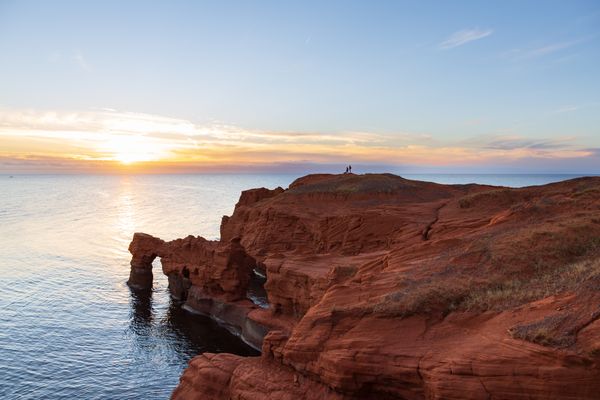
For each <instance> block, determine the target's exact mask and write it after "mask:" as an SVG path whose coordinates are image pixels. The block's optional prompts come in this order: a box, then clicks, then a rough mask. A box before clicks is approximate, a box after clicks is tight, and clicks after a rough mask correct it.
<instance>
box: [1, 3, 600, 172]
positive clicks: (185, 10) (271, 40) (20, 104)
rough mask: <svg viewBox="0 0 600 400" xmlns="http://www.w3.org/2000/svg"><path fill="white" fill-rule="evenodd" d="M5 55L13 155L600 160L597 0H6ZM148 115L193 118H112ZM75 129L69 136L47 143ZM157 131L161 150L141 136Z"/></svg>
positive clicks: (580, 168)
mask: <svg viewBox="0 0 600 400" xmlns="http://www.w3.org/2000/svg"><path fill="white" fill-rule="evenodd" d="M0 54H1V56H0V57H1V59H0V61H1V62H0V110H1V112H0V126H1V127H3V130H0V139H1V138H2V137H4V138H5V140H3V141H4V143H5V144H4V145H2V144H0V157H3V159H4V160H11V162H12V164H7V165H15V164H14V162H15V160H25V161H27V162H36V161H38V162H39V160H45V159H47V158H59V159H61V160H62V159H64V160H70V161H72V162H73V163H74V164H77V163H81V162H84V161H93V162H101V161H110V160H114V159H126V160H127V161H135V162H137V161H144V162H148V161H158V160H159V159H160V160H162V161H164V160H165V159H169V160H172V161H173V162H175V161H176V160H179V161H185V162H186V163H187V164H186V165H192V164H194V163H196V164H198V165H201V164H202V162H209V161H210V162H213V163H214V162H219V163H223V164H226V163H227V162H229V161H228V160H230V159H232V158H233V159H235V158H236V157H239V154H241V153H244V154H246V153H248V154H250V156H248V157H254V158H249V160H250V162H252V161H255V162H256V163H260V164H267V163H268V159H269V157H270V156H271V155H273V154H275V155H280V154H281V153H282V151H283V152H284V153H285V154H286V155H287V156H288V157H287V158H286V157H275V158H276V159H274V161H275V162H279V163H281V162H288V161H289V162H294V163H298V162H307V163H308V162H310V163H315V162H316V163H336V162H341V161H342V159H343V160H345V159H348V160H350V161H354V162H363V163H367V164H368V163H378V164H381V163H383V164H395V165H414V166H422V167H423V168H425V169H426V168H429V167H431V166H435V167H436V168H439V169H444V168H449V169H453V170H456V169H468V168H471V167H474V166H478V167H479V168H483V167H485V168H488V169H491V170H494V168H496V167H497V169H498V170H499V171H501V170H503V168H504V169H507V168H508V169H507V170H510V168H511V166H515V165H517V166H519V168H522V169H525V170H527V169H531V170H532V171H534V170H535V171H536V172H540V171H544V170H548V171H550V172H589V173H593V172H595V173H600V165H599V164H598V163H597V162H598V161H599V160H600V158H599V157H598V154H599V152H600V151H599V149H600V132H599V130H600V128H599V127H600V124H599V122H600V118H599V115H600V94H599V93H600V79H599V73H598V71H599V70H600V3H598V2H597V1H562V2H553V1H543V2H542V1H498V2H489V1H472V2H458V1H457V2H442V1H438V2H426V1H419V2H416V1H415V2H404V1H394V2H384V1H379V2H370V1H363V2H356V1H340V2H335V1H328V2H306V1H303V2H267V1H243V2H230V1H214V2H201V1H198V2H192V1H172V2H166V1H164V2H158V1H143V2H142V1H119V2H116V1H98V2H91V1H85V2H77V1H71V2H65V1H52V2H46V1H18V2H17V1H6V0H5V1H0ZM107 114H108V117H107ZM49 115H50V116H52V118H51V119H53V121H54V122H55V123H58V122H56V121H59V125H60V126H61V129H60V130H59V131H60V132H64V131H68V132H71V134H69V135H62V136H61V135H59V134H57V133H56V132H57V129H56V127H55V126H54V125H52V124H50V125H52V126H45V125H44V124H45V123H46V122H47V121H48V119H49V117H48V116H49ZM140 115H143V116H145V117H144V118H145V120H148V119H152V118H157V119H159V120H160V121H163V119H164V118H169V119H171V120H170V121H171V122H174V124H175V125H177V126H180V125H181V124H191V125H190V126H193V129H195V131H194V132H195V133H191V134H190V133H189V132H187V131H186V132H184V133H182V132H179V131H177V130H175V131H173V132H171V133H172V134H173V136H174V141H173V142H172V145H169V143H166V142H165V141H164V140H163V139H165V138H164V136H165V135H168V134H169V133H170V132H166V131H168V130H169V129H170V128H168V127H164V126H163V127H162V128H161V129H159V130H160V131H161V136H159V137H158V138H157V137H154V136H153V133H152V132H141V131H140V130H139V129H134V132H133V133H132V132H131V131H128V130H126V129H123V130H118V129H116V128H114V124H113V125H110V124H109V125H110V128H107V122H106V120H107V118H108V119H111V121H112V120H115V119H118V118H122V120H123V121H126V123H124V124H125V125H128V124H129V122H127V121H130V119H131V117H132V116H134V119H135V120H139V118H138V117H139V116H140ZM90 120H92V121H93V123H90ZM176 121H178V122H176ZM69 124H70V125H69ZM77 124H80V127H79V128H78V127H76V126H74V125H77ZM67 125H68V126H67ZM99 126H100V128H98V127H99ZM128 126H129V125H128ZM32 127H33V128H32ZM34 128H35V129H34ZM94 129H95V130H94ZM149 129H150V130H152V129H153V128H152V127H150V128H149ZM211 129H212V131H211ZM49 131H50V132H51V133H48V132H49ZM209 131H210V132H209ZM223 131H225V133H223ZM231 131H235V132H236V133H235V134H231ZM15 132H17V133H15ZM44 132H45V133H44ZM74 132H75V133H76V132H80V133H81V135H80V137H81V138H84V137H91V138H92V139H90V140H91V142H89V143H87V144H86V143H80V142H81V140H84V139H81V140H79V141H78V137H77V135H76V134H74ZM198 132H200V133H198ZM207 132H209V133H207ZM245 133H247V134H245ZM94 134H95V136H94ZM90 135H91V136H90ZM103 135H104V136H103ZM107 135H108V136H107ZM110 135H113V136H114V135H117V136H118V140H116V141H115V140H113V139H114V137H113V136H110ZM127 135H133V136H134V137H135V140H129V139H126V140H122V139H123V137H125V136H127ZM177 135H179V136H177ZM182 135H183V136H182ZM319 135H323V138H324V139H323V140H321V139H320V138H319ZM196 136H198V137H196ZM208 136H210V138H212V139H211V140H208V139H206V137H208ZM66 137H68V138H69V139H68V140H70V142H69V143H70V144H72V145H73V146H74V149H71V150H70V151H68V152H65V153H64V154H62V155H61V153H60V152H59V151H53V150H52V149H53V146H54V147H56V146H57V142H61V141H64V140H65V138H66ZM146 137H147V138H149V139H148V140H149V141H151V142H152V141H153V142H152V143H155V144H152V145H148V146H146V147H144V148H145V149H146V150H145V151H150V152H154V153H153V154H154V155H155V157H154V156H153V157H154V158H152V157H151V158H144V157H143V155H141V154H137V153H136V151H135V149H132V147H134V148H141V147H143V146H140V144H141V143H142V141H144V140H146V139H144V138H146ZM274 137H276V139H274ZM190 138H191V140H192V141H195V145H194V146H195V147H193V148H192V147H190V148H185V149H184V148H182V147H181V146H180V147H178V146H176V145H174V144H173V143H176V142H177V141H178V140H179V141H180V142H183V141H185V142H186V143H191V142H190ZM198 138H201V139H203V140H197V139H198ZM307 138H308V139H307ZM357 138H358V139H357ZM104 139H105V141H106V142H107V143H112V145H106V146H104V144H102V143H103V142H102V141H103V140H104ZM159 139H160V140H159ZM180 139H181V140H180ZM183 139H185V140H183ZM159 141H161V142H160V144H157V143H158V142H159ZM92 142H93V144H90V143H92ZM99 143H100V145H99ZM144 143H145V142H144ZM177 143H179V142H177ZM240 143H247V144H248V146H249V147H247V148H244V147H240V145H239V144H240ZM267 144H269V145H270V147H268V146H267ZM307 144H311V145H312V147H308V146H307V147H306V148H303V149H302V151H298V152H294V151H292V150H293V148H294V147H296V146H297V145H307ZM44 146H47V147H48V148H50V150H52V151H49V152H44V151H43V150H44ZM86 146H87V147H86ZM93 146H96V148H93ZM102 146H104V147H102ZM119 146H125V147H127V146H129V148H126V149H124V150H123V151H121V153H119V154H120V157H121V158H119V157H116V158H115V154H116V150H115V147H119ZM153 146H154V147H153ZM156 146H158V147H160V146H163V147H164V148H163V147H160V149H158V147H156ZM190 146H191V145H190ZM285 146H288V147H285ZM411 146H413V147H411ZM184 147H185V146H184ZM228 147H232V148H234V149H233V150H232V152H231V154H229V156H225V155H223V151H222V150H223V149H226V148H228ZM358 147H360V148H358ZM413 148H417V149H418V150H417V151H411V149H413ZM157 149H158V150H157ZM248 149H249V150H248ZM257 149H260V151H256V150H257ZM269 149H270V152H269ZM282 149H283V150H282ZM445 149H446V150H445ZM461 149H469V151H468V154H467V153H461V151H462V150H461ZM55 150H56V149H55ZM132 152H133V153H132ZM134 153H135V154H134ZM200 153H202V154H200ZM446 153H447V154H448V157H447V160H445V159H444V154H446ZM327 154H330V155H335V154H339V155H340V157H339V159H338V158H336V157H335V156H332V157H329V158H328V157H327ZM415 154H416V156H415ZM419 154H420V155H421V156H419ZM465 154H466V155H465ZM477 154H481V157H479V158H478V157H477ZM192 155H193V156H192ZM202 155H205V156H206V157H205V158H204V161H202V160H203V158H202ZM111 157H112V158H111ZM219 157H221V158H219ZM215 160H216V161H215ZM506 160H509V161H510V162H507V161H506ZM25 161H24V162H25ZM69 165H71V164H69ZM11 168H13V167H11ZM5 169H6V168H5ZM9 169H10V168H9ZM511 172H514V171H512V170H511Z"/></svg>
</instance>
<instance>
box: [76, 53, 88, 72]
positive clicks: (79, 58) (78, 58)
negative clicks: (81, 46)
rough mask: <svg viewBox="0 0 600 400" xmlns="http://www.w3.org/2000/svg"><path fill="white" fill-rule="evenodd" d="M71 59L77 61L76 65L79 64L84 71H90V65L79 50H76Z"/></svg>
mask: <svg viewBox="0 0 600 400" xmlns="http://www.w3.org/2000/svg"><path fill="white" fill-rule="evenodd" d="M73 60H74V61H75V62H76V63H77V65H79V67H80V68H81V69H82V70H84V71H85V72H91V71H92V66H91V65H90V64H89V63H88V62H87V61H86V59H85V58H84V57H83V54H81V52H79V51H78V52H77V53H76V54H75V55H74V56H73Z"/></svg>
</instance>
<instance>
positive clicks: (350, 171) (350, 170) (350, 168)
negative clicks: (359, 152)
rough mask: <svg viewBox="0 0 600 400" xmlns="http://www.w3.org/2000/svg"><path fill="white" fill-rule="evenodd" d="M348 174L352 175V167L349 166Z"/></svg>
mask: <svg viewBox="0 0 600 400" xmlns="http://www.w3.org/2000/svg"><path fill="white" fill-rule="evenodd" d="M348 172H349V173H352V165H348Z"/></svg>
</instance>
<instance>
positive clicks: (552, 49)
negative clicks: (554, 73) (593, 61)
mask: <svg viewBox="0 0 600 400" xmlns="http://www.w3.org/2000/svg"><path fill="white" fill-rule="evenodd" d="M588 39H589V37H584V38H579V39H575V40H568V41H560V42H554V43H547V44H544V45H542V46H536V47H529V48H516V49H511V50H509V51H506V52H504V53H503V54H502V57H504V58H508V59H513V60H526V59H535V58H540V57H546V56H549V55H551V54H554V53H558V52H561V51H563V50H567V49H569V48H572V47H574V46H576V45H578V44H580V43H583V42H585V41H586V40H588Z"/></svg>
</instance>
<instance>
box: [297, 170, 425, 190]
mask: <svg viewBox="0 0 600 400" xmlns="http://www.w3.org/2000/svg"><path fill="white" fill-rule="evenodd" d="M417 183H418V182H415V181H411V180H408V179H404V178H402V177H400V176H397V175H393V174H364V175H354V174H347V175H332V176H331V177H326V178H322V179H319V180H317V181H315V182H307V183H306V184H302V185H300V186H296V187H293V188H290V189H289V193H296V194H300V193H394V192H397V191H400V190H402V189H407V188H412V187H415V186H416V185H417Z"/></svg>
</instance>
